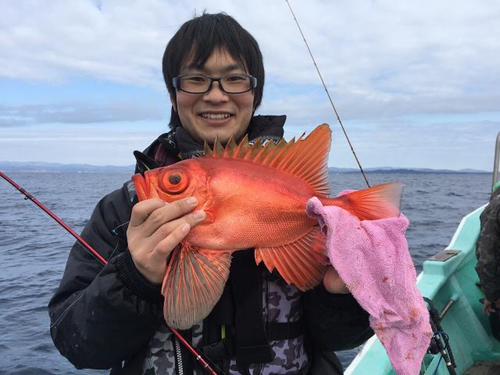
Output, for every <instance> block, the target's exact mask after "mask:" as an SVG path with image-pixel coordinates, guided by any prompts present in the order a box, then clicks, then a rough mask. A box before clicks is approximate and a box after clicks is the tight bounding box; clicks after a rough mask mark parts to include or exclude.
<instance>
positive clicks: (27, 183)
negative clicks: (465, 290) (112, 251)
mask: <svg viewBox="0 0 500 375" xmlns="http://www.w3.org/2000/svg"><path fill="white" fill-rule="evenodd" d="M9 176H10V177H11V178H13V179H14V180H15V181H16V182H17V183H18V184H20V185H21V186H22V187H23V188H25V189H26V190H27V191H28V192H30V193H31V194H32V195H33V196H34V197H35V198H37V199H38V200H39V201H40V202H42V203H43V204H44V205H45V206H47V207H48V208H49V209H50V210H52V211H53V212H54V213H55V214H56V215H57V216H59V217H60V218H61V219H63V220H64V221H65V222H66V223H67V224H68V225H69V226H70V227H72V228H73V229H74V230H75V231H76V232H77V233H80V232H81V230H82V229H83V227H84V225H85V223H86V222H87V220H88V218H89V217H90V214H91V212H92V210H93V208H94V206H95V205H96V203H97V202H98V201H99V199H101V198H102V197H103V196H104V195H105V194H107V193H109V192H111V191H113V190H115V189H118V188H120V187H121V186H122V184H123V183H124V182H125V181H126V180H127V179H128V178H129V177H130V175H128V174H122V173H117V174H99V173H95V174H92V173H86V174H78V173H11V174H9ZM330 177H331V182H332V191H333V192H334V193H335V194H336V193H338V192H340V191H341V190H343V189H360V188H363V187H364V181H363V179H362V177H361V175H360V174H355V173H354V174H351V173H336V174H331V175H330ZM368 178H369V180H370V183H371V185H372V186H373V185H375V184H378V183H382V182H388V181H401V182H403V183H404V184H405V190H404V196H403V203H402V211H403V213H404V214H405V215H406V216H407V217H408V218H409V219H410V223H411V224H410V227H409V229H408V232H407V238H408V243H409V248H410V252H411V255H412V257H413V260H414V263H415V266H416V268H417V272H420V271H421V269H422V262H423V261H424V260H425V259H427V258H428V257H430V256H432V255H434V254H436V253H438V252H440V251H441V250H443V249H444V248H445V247H446V246H447V245H448V244H449V242H450V240H451V238H452V236H453V233H454V231H455V229H456V228H457V226H458V224H459V222H460V220H461V219H462V217H463V216H464V215H466V214H467V213H469V212H471V211H472V210H474V209H476V208H477V207H480V206H482V205H484V204H485V203H487V202H488V199H489V191H490V189H491V175H490V174H460V173H457V174H436V173H404V174H398V173H370V174H368ZM0 196H1V199H0V375H1V374H16V375H20V374H104V373H107V371H96V370H76V369H75V368H74V367H73V366H72V365H71V364H70V363H69V362H68V361H67V360H66V359H65V358H64V357H62V356H61V355H60V354H59V352H58V351H57V350H56V349H55V347H54V346H53V344H52V340H51V338H50V333H49V324H50V323H49V317H48V314H47V308H46V306H47V304H48V302H49V300H50V298H51V296H52V294H53V293H54V291H55V289H56V288H57V286H58V284H59V281H60V279H61V277H62V274H63V271H64V266H65V263H66V260H67V257H68V253H69V250H70V248H71V246H72V244H73V242H74V239H73V237H71V235H69V234H68V233H67V232H66V231H65V230H64V229H62V228H61V227H60V226H59V225H58V224H56V223H55V221H53V220H52V219H51V218H49V217H48V216H47V215H46V214H45V213H44V212H43V211H42V210H40V209H39V208H37V207H36V206H35V205H34V204H33V203H32V202H30V201H29V200H25V199H23V198H24V196H22V195H21V194H20V193H19V192H17V191H16V190H15V189H14V188H13V187H12V186H10V185H9V184H7V182H5V181H4V180H3V179H1V178H0ZM82 251H83V250H82ZM124 329H126V328H124ZM358 350H359V349H358ZM356 352H357V350H351V351H345V352H339V353H338V355H339V357H340V358H341V360H342V362H343V364H344V365H345V366H346V365H348V364H349V363H350V361H351V360H352V358H353V357H354V356H355V354H356Z"/></svg>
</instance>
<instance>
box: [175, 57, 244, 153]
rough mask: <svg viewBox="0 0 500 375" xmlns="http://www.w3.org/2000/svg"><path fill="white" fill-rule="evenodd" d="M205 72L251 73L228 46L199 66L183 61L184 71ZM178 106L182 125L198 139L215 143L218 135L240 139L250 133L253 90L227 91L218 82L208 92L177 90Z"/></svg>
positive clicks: (222, 74) (219, 136)
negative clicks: (227, 92) (226, 49)
mask: <svg viewBox="0 0 500 375" xmlns="http://www.w3.org/2000/svg"><path fill="white" fill-rule="evenodd" d="M188 73H201V74H205V75H207V76H211V77H221V76H225V75H228V74H235V73H247V71H246V70H245V67H244V66H241V65H240V64H239V63H238V62H236V61H235V60H234V59H233V58H232V57H231V55H230V54H229V53H226V52H225V51H224V50H215V51H214V52H213V53H212V55H211V56H210V57H209V58H208V60H207V61H206V63H205V65H204V66H203V67H202V68H201V69H199V68H194V67H192V66H190V61H188V62H187V63H186V64H184V65H183V67H182V68H181V71H180V74H181V75H182V74H188ZM175 95H176V101H177V106H175V103H174V102H173V101H172V105H173V106H174V108H176V111H177V113H178V114H179V118H180V120H181V123H182V126H183V128H184V129H186V131H187V132H188V133H189V134H190V135H191V136H192V137H193V138H194V139H195V140H197V141H199V142H203V141H205V140H206V141H207V142H209V143H213V141H214V140H215V137H216V136H217V137H218V139H219V140H220V141H221V142H222V143H224V142H226V141H227V140H228V139H229V137H231V136H234V138H235V139H236V140H237V141H239V140H240V139H241V138H243V136H244V135H245V133H246V130H247V128H248V124H249V123H250V119H251V117H252V112H253V101H254V93H253V90H250V91H247V92H245V93H242V94H226V93H225V92H223V91H222V90H221V88H220V87H219V83H218V82H214V83H213V84H212V89H211V90H210V91H209V92H207V93H205V94H189V93H187V92H183V91H180V90H176V94H175Z"/></svg>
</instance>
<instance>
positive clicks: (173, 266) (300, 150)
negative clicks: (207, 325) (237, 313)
mask: <svg viewBox="0 0 500 375" xmlns="http://www.w3.org/2000/svg"><path fill="white" fill-rule="evenodd" d="M330 143H331V131H330V128H329V127H328V125H326V124H323V125H320V126H318V127H317V128H316V129H315V130H314V131H313V132H312V133H311V134H310V135H309V136H308V137H307V138H305V139H303V136H302V137H300V138H299V139H298V140H297V141H296V142H295V141H294V140H291V141H290V142H286V141H285V140H281V141H280V142H279V143H277V144H274V143H273V142H269V143H267V144H266V145H265V146H263V145H262V143H261V141H260V140H258V141H257V142H256V143H255V144H254V145H249V143H248V139H247V138H246V137H245V138H244V139H243V140H242V141H241V142H240V143H239V144H238V145H236V143H235V142H234V140H232V139H231V140H229V141H228V143H227V145H226V147H225V148H223V147H222V146H221V144H220V143H219V142H217V141H216V142H215V144H214V150H213V151H212V150H211V149H210V148H209V147H208V146H207V145H205V156H204V157H199V158H196V159H188V160H183V161H180V162H178V163H176V164H173V165H171V166H168V167H163V168H158V169H154V170H151V171H148V172H146V173H145V174H144V177H143V176H141V175H140V174H137V175H134V176H133V177H132V180H133V182H134V184H135V187H136V190H137V194H138V197H139V200H144V199H148V198H154V197H157V198H161V199H162V200H164V201H166V202H172V201H175V200H178V199H181V198H185V197H188V196H195V197H196V198H197V199H198V202H199V205H198V207H197V209H202V210H204V211H205V212H206V214H207V218H206V220H205V221H204V222H203V223H201V224H199V225H197V226H195V227H193V228H192V229H191V231H190V233H189V234H188V235H187V237H186V238H185V239H184V240H183V241H182V244H181V245H182V246H181V248H180V249H178V250H174V251H173V253H172V256H171V259H170V262H169V264H168V267H167V272H166V275H165V278H164V281H163V285H162V294H163V295H164V296H165V306H164V315H165V320H166V322H167V324H169V325H170V326H172V327H174V328H179V329H187V328H189V327H191V326H193V325H194V324H195V323H197V322H199V321H201V320H202V319H203V318H205V317H206V316H207V315H208V314H209V313H210V311H211V310H212V309H213V307H214V306H215V304H216V303H217V301H218V300H219V298H220V296H221V294H222V291H223V289H224V285H225V283H226V280H227V278H228V276H229V266H230V263H231V253H232V252H234V251H237V250H245V249H251V248H253V249H255V261H256V263H257V264H259V263H260V262H262V261H263V262H264V264H265V265H266V267H267V269H268V270H269V271H270V272H271V271H272V270H274V269H275V268H276V269H277V270H278V272H279V273H280V275H281V276H282V277H283V279H284V280H285V281H286V282H288V283H289V284H293V285H295V286H296V287H298V288H299V289H300V290H303V291H305V290H308V289H311V288H313V287H314V286H316V285H318V284H319V283H320V282H321V280H322V277H323V274H324V271H325V266H326V263H327V261H326V255H325V238H324V236H323V234H322V233H321V231H320V229H319V226H318V222H317V221H316V220H314V219H311V218H309V217H308V216H307V214H306V203H307V201H308V200H309V199H310V198H312V197H314V196H316V197H317V198H319V200H320V201H321V202H322V203H323V204H324V205H335V206H339V207H341V208H343V209H345V210H347V211H348V212H350V213H351V214H353V215H355V216H357V217H358V218H360V219H362V220H364V219H380V218H386V217H394V216H398V215H399V205H400V200H401V192H402V184H400V183H388V184H382V185H378V186H375V187H373V188H370V189H364V190H360V191H357V192H354V193H351V194H348V195H344V196H341V197H338V198H331V197H328V194H329V192H330V187H329V186H330V183H329V180H328V169H327V157H328V153H329V150H330Z"/></svg>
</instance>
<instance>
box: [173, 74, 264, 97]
mask: <svg viewBox="0 0 500 375" xmlns="http://www.w3.org/2000/svg"><path fill="white" fill-rule="evenodd" d="M214 81H215V82H219V87H220V88H221V90H222V91H224V92H225V93H226V94H243V93H244V92H247V91H250V90H252V89H254V88H256V87H257V78H255V77H254V76H251V75H249V74H229V75H227V76H223V77H218V78H215V77H210V76H206V75H204V74H195V73H193V74H184V75H180V76H177V77H174V78H173V79H172V83H173V85H174V87H175V88H176V89H178V90H181V91H184V92H187V93H189V94H205V93H207V92H209V91H210V90H211V89H212V85H213V83H214Z"/></svg>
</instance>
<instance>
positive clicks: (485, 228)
mask: <svg viewBox="0 0 500 375" xmlns="http://www.w3.org/2000/svg"><path fill="white" fill-rule="evenodd" d="M476 256H477V258H478V262H477V265H476V271H477V274H478V275H479V279H480V281H481V287H482V289H483V291H484V294H485V297H486V298H485V299H484V312H485V313H486V314H488V315H489V317H490V323H491V331H492V333H493V336H494V337H495V338H496V339H497V340H499V341H500V314H499V311H500V182H497V183H496V184H495V185H494V186H493V192H492V193H491V197H490V203H489V204H488V206H486V208H485V209H484V211H483V213H482V214H481V232H480V234H479V238H478V239H477V244H476Z"/></svg>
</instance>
